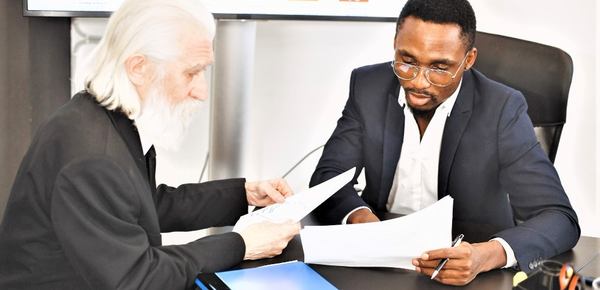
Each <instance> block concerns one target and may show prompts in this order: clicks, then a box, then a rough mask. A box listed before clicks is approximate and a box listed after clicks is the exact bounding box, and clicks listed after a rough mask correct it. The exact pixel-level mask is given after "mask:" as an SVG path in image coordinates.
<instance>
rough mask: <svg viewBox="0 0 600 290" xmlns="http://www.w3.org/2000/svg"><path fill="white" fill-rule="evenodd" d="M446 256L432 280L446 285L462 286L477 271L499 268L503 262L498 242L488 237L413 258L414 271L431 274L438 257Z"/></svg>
mask: <svg viewBox="0 0 600 290" xmlns="http://www.w3.org/2000/svg"><path fill="white" fill-rule="evenodd" d="M444 258H450V259H449V260H448V262H447V263H446V265H444V267H443V268H442V270H441V271H440V272H439V273H438V275H437V276H436V277H435V278H434V279H435V280H437V281H439V282H441V283H443V284H448V285H455V286H462V285H466V284H468V283H469V282H471V281H472V280H473V279H475V277H476V276H477V274H479V273H481V272H487V271H490V270H492V269H496V268H500V267H502V266H504V265H505V264H506V253H505V252H504V248H503V247H502V245H501V244H500V242H498V241H495V240H492V241H489V242H484V243H476V244H470V243H467V242H462V243H461V244H460V245H459V246H458V247H455V248H444V249H438V250H433V251H428V252H425V253H424V254H423V255H422V256H421V257H420V258H417V259H413V261H412V263H413V265H414V266H415V267H416V268H415V270H416V271H417V272H419V273H423V274H425V275H427V276H431V275H432V274H433V271H434V270H435V267H436V266H437V265H438V263H439V262H440V260H441V259H444Z"/></svg>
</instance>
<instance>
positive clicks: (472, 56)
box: [465, 47, 477, 70]
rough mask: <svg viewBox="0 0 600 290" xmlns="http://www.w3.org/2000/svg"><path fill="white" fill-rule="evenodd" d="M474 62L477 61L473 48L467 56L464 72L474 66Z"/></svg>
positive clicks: (475, 49) (475, 51)
mask: <svg viewBox="0 0 600 290" xmlns="http://www.w3.org/2000/svg"><path fill="white" fill-rule="evenodd" d="M475 60H477V48H476V47H473V48H472V49H471V51H469V56H467V61H466V62H467V64H466V65H465V70H468V69H470V68H471V67H472V66H473V65H474V64H475Z"/></svg>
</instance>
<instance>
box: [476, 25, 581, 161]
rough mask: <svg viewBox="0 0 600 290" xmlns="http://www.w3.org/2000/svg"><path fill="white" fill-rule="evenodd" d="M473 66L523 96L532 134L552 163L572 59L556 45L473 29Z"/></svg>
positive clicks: (560, 128) (563, 121)
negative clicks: (532, 130) (475, 57)
mask: <svg viewBox="0 0 600 290" xmlns="http://www.w3.org/2000/svg"><path fill="white" fill-rule="evenodd" d="M475 47H476V48H477V52H478V56H477V61H476V62H475V65H474V67H475V68H476V69H477V70H479V71H480V72H482V73H483V74H485V75H486V76H487V77H489V78H491V79H493V80H495V81H498V82H501V83H503V84H506V85H508V86H510V87H512V88H514V89H516V90H519V91H521V92H522V93H523V95H525V99H526V100H527V105H528V106H529V110H528V113H529V117H530V118H531V121H532V122H533V126H534V130H535V134H536V136H537V139H538V141H539V142H540V145H541V146H542V149H544V151H546V153H547V154H548V157H549V158H550V161H552V162H554V158H555V157H556V151H557V150H558V143H559V141H560V135H561V132H562V128H563V125H564V124H565V121H566V117H567V99H568V97H569V88H570V86H571V79H572V77H573V61H572V60H571V57H570V56H569V55H568V54H567V53H566V52H564V51H562V50H561V49H559V48H556V47H552V46H548V45H544V44H539V43H535V42H531V41H526V40H521V39H516V38H511V37H506V36H501V35H495V34H490V33H485V32H477V36H476V38H475Z"/></svg>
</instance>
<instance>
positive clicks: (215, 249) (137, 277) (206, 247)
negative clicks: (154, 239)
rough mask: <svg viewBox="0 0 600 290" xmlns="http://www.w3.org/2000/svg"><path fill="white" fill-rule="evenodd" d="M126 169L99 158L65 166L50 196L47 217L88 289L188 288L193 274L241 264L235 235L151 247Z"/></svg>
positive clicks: (240, 242)
mask: <svg viewBox="0 0 600 290" xmlns="http://www.w3.org/2000/svg"><path fill="white" fill-rule="evenodd" d="M127 176H128V174H127V171H126V170H124V169H122V168H121V167H120V166H119V165H117V164H116V163H115V162H114V161H111V160H107V159H106V158H105V157H94V158H87V159H85V160H80V161H77V162H73V163H71V164H69V165H67V166H66V167H64V168H63V169H62V170H61V171H60V172H59V173H58V176H57V179H56V182H55V184H54V187H53V190H52V197H51V199H52V200H51V212H50V213H49V214H50V216H51V220H52V224H53V228H54V229H55V233H56V236H57V239H58V240H59V241H60V245H61V247H62V249H61V250H62V251H63V252H64V255H65V256H66V257H67V260H68V261H69V263H70V264H71V265H72V267H73V270H74V271H76V272H78V273H79V274H80V276H81V277H83V279H85V280H86V281H87V282H88V284H89V285H90V286H91V288H94V289H186V288H191V287H192V285H193V281H194V278H195V275H196V274H197V273H198V272H201V271H216V270H222V269H226V268H229V267H232V266H234V265H236V264H238V263H239V262H241V261H242V259H243V256H244V252H245V245H244V242H243V239H242V238H241V236H240V235H239V234H237V233H227V234H223V235H217V236H209V237H206V238H203V239H199V240H197V241H194V242H192V243H189V244H186V245H179V246H167V247H153V246H150V242H149V237H148V233H147V232H146V230H145V229H144V228H143V227H142V226H140V224H139V218H140V216H141V215H140V211H141V209H142V205H141V202H140V197H139V196H138V193H137V192H138V191H136V187H135V185H134V183H133V181H132V180H131V179H129V178H128V177H127Z"/></svg>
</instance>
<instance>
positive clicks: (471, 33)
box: [396, 0, 477, 50]
mask: <svg viewBox="0 0 600 290" xmlns="http://www.w3.org/2000/svg"><path fill="white" fill-rule="evenodd" d="M409 16H413V17H416V18H419V19H421V20H423V21H426V22H433V23H438V24H450V23H453V24H457V25H458V26H460V28H461V36H462V38H463V40H464V42H465V46H466V48H467V50H470V49H471V48H473V43H474V42H475V31H476V29H477V23H476V20H475V11H473V7H471V4H469V1H467V0H408V1H407V2H406V4H405V5H404V8H402V11H401V12H400V16H398V21H397V22H396V35H397V34H398V31H399V30H400V26H401V25H402V23H404V20H405V19H406V18H407V17H409Z"/></svg>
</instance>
